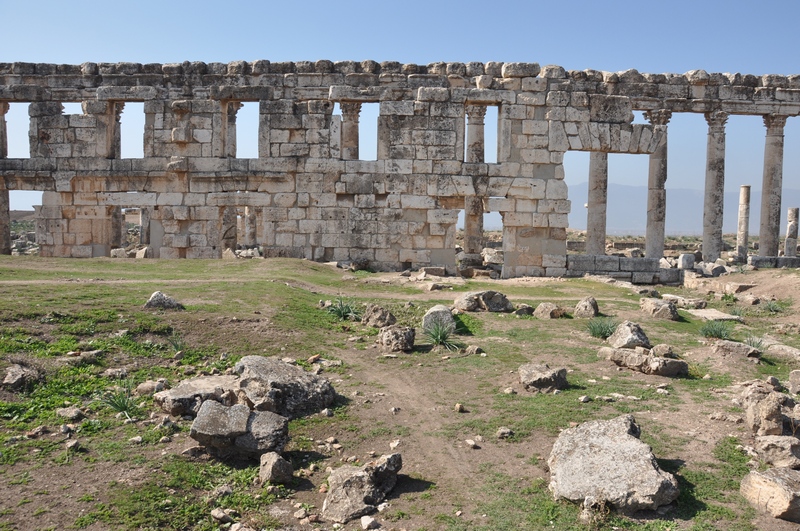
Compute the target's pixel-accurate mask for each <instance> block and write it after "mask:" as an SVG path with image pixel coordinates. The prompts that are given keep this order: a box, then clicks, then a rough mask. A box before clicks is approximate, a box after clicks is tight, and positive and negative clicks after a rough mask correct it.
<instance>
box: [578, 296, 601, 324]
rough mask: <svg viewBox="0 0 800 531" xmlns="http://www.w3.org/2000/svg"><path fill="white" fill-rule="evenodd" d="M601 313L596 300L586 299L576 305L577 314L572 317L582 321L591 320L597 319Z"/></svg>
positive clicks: (592, 298)
mask: <svg viewBox="0 0 800 531" xmlns="http://www.w3.org/2000/svg"><path fill="white" fill-rule="evenodd" d="M599 313H600V309H599V308H598V307H597V301H596V300H595V298H594V297H584V298H583V299H581V300H580V301H578V304H576V305H575V312H574V313H573V314H572V315H573V316H574V317H577V318H580V319H591V318H592V317H597V316H598V315H599Z"/></svg>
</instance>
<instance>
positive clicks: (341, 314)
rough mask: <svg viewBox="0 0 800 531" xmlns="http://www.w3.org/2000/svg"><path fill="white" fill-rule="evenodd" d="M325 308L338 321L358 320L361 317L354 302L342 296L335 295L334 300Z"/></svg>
mask: <svg viewBox="0 0 800 531" xmlns="http://www.w3.org/2000/svg"><path fill="white" fill-rule="evenodd" d="M325 309H326V310H327V311H328V313H330V314H332V315H333V316H334V317H336V318H337V319H339V320H340V321H358V320H359V319H361V314H360V313H359V311H358V307H357V306H356V304H355V303H354V302H353V301H348V300H345V299H343V298H342V297H337V298H336V301H335V302H334V303H333V304H331V305H330V306H328V307H327V308H325Z"/></svg>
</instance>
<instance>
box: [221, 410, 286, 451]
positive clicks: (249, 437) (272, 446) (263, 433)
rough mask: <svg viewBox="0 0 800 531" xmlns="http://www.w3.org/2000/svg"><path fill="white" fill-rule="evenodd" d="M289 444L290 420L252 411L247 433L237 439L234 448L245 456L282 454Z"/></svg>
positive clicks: (267, 412) (272, 414)
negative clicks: (265, 453) (271, 453)
mask: <svg viewBox="0 0 800 531" xmlns="http://www.w3.org/2000/svg"><path fill="white" fill-rule="evenodd" d="M287 442H289V419H287V418H286V417H282V416H280V415H278V414H277V413H273V412H271V411H252V412H250V416H249V417H248V419H247V433H244V434H243V435H240V436H239V437H236V439H235V440H234V442H233V446H234V447H235V450H236V452H237V453H239V454H242V455H245V456H251V457H255V456H260V455H261V454H263V453H264V452H281V451H283V447H284V446H286V443H287Z"/></svg>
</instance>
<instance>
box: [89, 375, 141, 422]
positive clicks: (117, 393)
mask: <svg viewBox="0 0 800 531" xmlns="http://www.w3.org/2000/svg"><path fill="white" fill-rule="evenodd" d="M132 388H133V383H132V382H131V381H130V380H127V381H126V382H125V385H124V386H123V387H122V388H118V389H115V390H113V391H106V392H104V393H103V394H102V395H100V396H99V397H98V398H97V400H98V401H99V402H100V403H101V404H103V405H105V406H108V407H110V408H111V409H113V410H114V411H116V412H117V413H123V414H124V415H125V417H127V419H128V420H130V419H131V414H132V413H134V414H135V413H136V412H137V411H138V409H139V408H138V406H137V405H136V401H135V400H134V398H133V396H132V393H131V390H132Z"/></svg>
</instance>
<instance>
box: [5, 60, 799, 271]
mask: <svg viewBox="0 0 800 531" xmlns="http://www.w3.org/2000/svg"><path fill="white" fill-rule="evenodd" d="M17 102H24V103H29V104H30V106H29V115H30V129H29V140H30V158H27V159H21V158H14V159H12V158H8V157H7V153H8V147H7V145H8V139H7V136H8V133H7V130H6V122H5V116H4V115H5V113H6V112H7V111H8V109H9V103H17ZM64 102H80V103H81V106H82V110H83V114H80V115H65V114H63V106H62V103H64ZM126 102H143V105H144V113H145V128H144V132H143V137H142V139H143V144H144V157H143V158H135V159H130V158H121V148H120V146H121V139H120V114H121V112H122V110H123V108H124V106H125V104H126ZM243 102H258V104H259V132H258V153H259V155H258V158H255V159H243V158H237V157H236V140H237V139H236V114H237V110H238V109H239V108H240V107H241V106H242V103H243ZM364 103H377V104H379V106H380V112H379V117H378V138H377V160H359V153H358V146H359V112H360V109H361V106H362V104H364ZM336 104H338V107H339V108H340V110H341V115H338V114H334V107H335V105H336ZM490 106H491V107H496V108H497V111H498V145H497V162H496V163H487V162H485V161H484V156H483V153H484V117H485V113H486V110H487V108H488V107H490ZM634 111H642V112H644V116H645V117H646V119H647V120H648V121H649V123H647V124H635V123H633V117H634V115H633V112H634ZM678 112H691V113H702V114H704V116H705V118H706V120H707V121H708V127H709V128H708V150H707V153H708V160H707V170H706V188H705V189H706V193H705V211H704V218H703V219H704V221H703V253H704V256H703V258H704V260H707V261H714V260H716V259H717V258H719V257H720V251H721V249H722V205H723V203H722V200H723V191H724V173H725V169H724V157H725V123H726V120H727V119H728V116H729V115H731V114H739V115H760V116H763V119H764V124H765V125H766V141H765V157H764V161H765V162H764V177H763V179H764V180H763V189H764V194H763V197H764V200H763V204H762V207H761V212H762V218H761V225H760V235H759V237H760V242H759V243H760V246H759V255H760V257H761V258H762V259H764V260H766V261H767V262H769V261H770V260H772V261H773V263H774V260H775V259H777V258H776V257H778V255H779V251H778V245H779V220H780V209H781V185H782V167H783V130H784V125H785V123H786V119H787V117H789V116H797V115H798V114H800V75H793V76H788V77H787V76H780V75H763V76H755V75H744V74H717V73H707V72H705V71H703V70H693V71H690V72H687V73H685V74H641V73H639V72H637V71H636V70H627V71H625V72H619V73H610V72H600V71H594V70H585V71H566V70H564V69H563V68H562V67H560V66H544V67H540V66H539V65H538V64H536V63H498V62H489V63H432V64H429V65H427V66H421V65H414V64H401V63H397V62H383V63H377V62H375V61H363V62H353V61H342V62H335V63H334V62H331V61H325V60H322V61H316V62H308V61H305V62H303V61H301V62H296V63H270V62H269V61H254V62H250V63H247V62H243V61H237V62H232V63H228V64H223V63H202V62H191V63H190V62H185V63H182V64H163V65H162V64H137V63H116V64H108V63H101V64H95V63H84V64H82V65H55V64H32V63H3V64H0V117H2V119H0V174H1V175H2V180H0V187H1V188H2V190H0V252H1V253H6V254H8V253H9V251H10V231H9V214H8V207H9V204H8V201H9V196H8V191H9V190H39V191H43V192H44V194H43V197H42V205H41V206H39V207H37V208H36V214H37V240H38V242H39V243H40V253H41V255H42V256H56V257H76V258H78V257H81V258H83V257H85V258H88V257H98V256H110V254H111V251H112V250H114V249H116V248H119V247H121V246H122V242H123V236H124V233H125V230H124V226H125V223H124V222H123V220H124V218H123V212H124V211H125V210H127V209H132V208H137V209H139V212H140V218H141V226H142V230H141V234H140V235H139V237H140V241H141V242H142V243H143V244H147V245H148V248H149V251H148V253H149V256H151V257H153V258H220V257H221V256H222V253H223V251H224V250H225V249H226V248H234V249H235V248H236V246H237V244H238V245H243V246H256V245H257V246H259V247H260V248H262V249H263V251H264V255H265V256H290V257H300V258H307V259H310V260H324V261H329V260H337V261H355V260H359V261H368V263H369V265H370V267H371V268H372V269H374V270H383V271H391V270H402V269H406V268H416V267H423V266H438V267H443V268H445V269H446V270H447V271H448V272H451V273H454V272H455V269H456V256H455V251H454V249H455V238H456V222H457V218H458V216H459V213H460V212H461V211H463V212H464V213H465V222H464V223H465V248H464V252H465V255H464V256H465V257H466V258H465V259H466V260H467V261H468V260H469V259H470V257H473V258H474V257H476V256H477V257H478V259H480V255H479V253H480V251H481V247H482V245H481V243H482V223H483V221H482V220H483V214H484V213H485V212H499V213H500V215H501V217H502V222H503V244H502V245H503V264H502V276H503V277H505V278H508V277H518V276H563V275H580V274H583V273H585V272H599V273H603V272H605V273H609V272H611V273H615V276H621V277H624V278H630V279H631V280H632V281H634V282H642V283H646V282H653V281H662V282H666V281H675V280H677V279H676V278H675V277H676V275H677V273H678V270H675V269H662V268H660V265H659V259H660V258H661V257H662V256H663V251H664V217H665V211H666V191H665V188H664V184H665V181H666V178H667V124H668V123H669V121H670V118H671V116H672V114H673V113H678ZM568 150H578V151H589V152H591V156H590V175H589V202H588V233H587V242H586V254H585V255H569V256H568V255H567V249H566V239H567V215H568V213H569V212H570V201H569V195H568V190H567V186H566V184H565V182H564V168H563V166H562V161H563V158H564V153H565V152H567V151H568ZM609 153H629V154H646V155H648V156H649V157H650V165H649V168H650V169H649V176H648V188H649V191H648V200H647V229H646V250H645V256H644V257H642V258H626V257H615V256H606V255H605V219H606V204H607V201H606V194H607V176H608V174H607V156H608V154H609ZM794 219H795V227H796V225H797V223H796V216H795V218H794ZM794 236H795V237H796V228H795V233H794ZM744 249H745V252H746V245H745V248H744ZM740 250H741V249H740ZM751 258H754V257H751Z"/></svg>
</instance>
